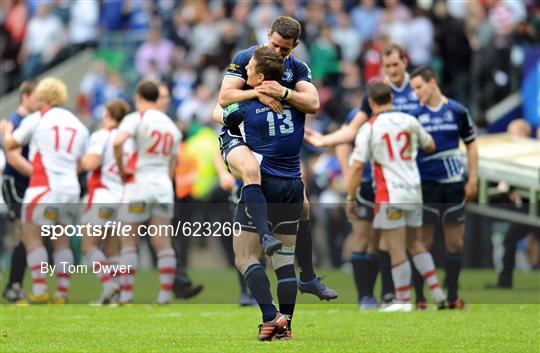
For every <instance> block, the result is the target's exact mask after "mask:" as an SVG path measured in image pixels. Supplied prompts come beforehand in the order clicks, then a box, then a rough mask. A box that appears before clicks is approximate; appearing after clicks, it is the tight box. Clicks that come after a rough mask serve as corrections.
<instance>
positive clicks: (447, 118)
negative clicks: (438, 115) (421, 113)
mask: <svg viewBox="0 0 540 353" xmlns="http://www.w3.org/2000/svg"><path fill="white" fill-rule="evenodd" d="M443 119H444V121H447V122H453V121H454V114H452V112H451V111H450V110H447V111H446V112H444V117H443Z"/></svg>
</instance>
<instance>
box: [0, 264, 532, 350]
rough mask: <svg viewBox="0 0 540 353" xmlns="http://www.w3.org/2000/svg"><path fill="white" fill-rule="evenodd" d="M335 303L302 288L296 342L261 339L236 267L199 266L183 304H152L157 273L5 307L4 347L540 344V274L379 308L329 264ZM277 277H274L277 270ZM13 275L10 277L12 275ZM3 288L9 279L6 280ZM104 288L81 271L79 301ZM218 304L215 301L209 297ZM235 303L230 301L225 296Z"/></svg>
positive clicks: (466, 277)
mask: <svg viewBox="0 0 540 353" xmlns="http://www.w3.org/2000/svg"><path fill="white" fill-rule="evenodd" d="M327 275H328V276H327V280H326V283H327V284H328V285H331V286H332V287H334V288H336V289H337V290H338V291H339V293H340V299H339V300H338V301H337V302H336V303H320V302H318V301H317V300H316V298H314V297H312V296H307V295H303V296H299V302H300V303H301V304H300V305H298V307H297V309H296V312H295V318H294V322H293V340H292V341H281V342H280V341H273V342H257V341H256V340H255V337H256V334H257V324H258V323H259V320H260V314H259V310H258V308H254V307H248V308H240V307H238V306H237V305H235V304H232V303H234V302H235V300H236V299H237V296H238V288H237V284H236V277H235V273H234V272H233V271H231V270H219V271H217V270H216V271H209V270H205V271H197V272H195V271H193V277H194V278H195V279H196V281H197V282H203V283H204V284H205V286H206V287H205V290H204V291H203V293H201V295H200V296H199V297H197V298H194V299H192V300H189V301H183V302H178V303H182V305H178V304H175V305H169V306H152V305H149V304H142V303H151V302H152V300H153V298H154V294H155V291H156V290H157V287H158V285H157V278H156V275H155V274H154V273H140V274H138V276H137V281H136V291H135V296H136V300H137V301H138V302H141V304H135V305H132V306H128V307H96V306H90V305H87V304H70V305H64V306H53V305H40V306H38V305H34V306H23V307H20V306H15V305H12V304H2V305H0V327H1V330H0V335H1V336H0V351H1V352H170V351H175V352H242V353H250V352H270V351H272V352H275V351H277V350H279V351H286V352H309V353H314V352H488V353H495V352H504V353H509V352H539V351H540V304H539V302H540V297H539V296H538V294H539V293H540V275H538V273H533V274H517V275H516V278H515V282H516V288H515V289H514V290H494V291H487V290H484V289H482V287H483V285H484V283H486V282H489V281H490V280H491V281H492V280H493V279H494V274H493V272H492V271H478V270H466V271H464V273H463V275H462V280H461V287H462V292H461V293H462V296H463V297H464V298H465V299H466V300H467V301H468V302H469V303H471V304H470V305H469V306H468V309H467V310H465V311H435V310H427V311H424V312H413V313H392V314H390V313H380V312H375V311H360V310H359V309H358V307H357V306H356V305H355V304H353V303H354V302H355V291H354V286H353V283H352V280H351V275H350V274H347V273H343V272H340V271H328V272H327ZM270 277H271V278H272V277H273V275H270ZM4 278H5V276H4ZM2 286H3V284H2ZM98 294H99V286H98V285H97V280H94V279H93V278H92V275H77V276H75V278H74V280H73V282H72V292H71V300H72V301H75V302H80V303H85V302H88V301H90V300H93V299H95V298H96V297H97V295H98ZM211 303H214V304H211ZM227 303H228V304H227Z"/></svg>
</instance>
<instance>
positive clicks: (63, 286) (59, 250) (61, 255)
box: [52, 236, 75, 304]
mask: <svg viewBox="0 0 540 353" xmlns="http://www.w3.org/2000/svg"><path fill="white" fill-rule="evenodd" d="M52 245H53V249H54V252H53V260H54V265H55V266H56V267H55V268H56V270H55V272H56V293H55V295H54V298H53V303H54V304H65V303H67V297H68V289H69V284H70V280H71V274H70V273H69V272H68V268H69V266H71V265H74V264H75V259H74V258H73V252H72V251H71V247H70V245H69V238H68V237H67V236H61V237H58V239H55V240H53V241H52Z"/></svg>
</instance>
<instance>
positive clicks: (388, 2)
mask: <svg viewBox="0 0 540 353" xmlns="http://www.w3.org/2000/svg"><path fill="white" fill-rule="evenodd" d="M384 5H385V8H384V9H383V11H382V13H381V21H380V22H379V28H378V31H379V33H381V34H384V35H387V36H388V37H390V39H391V41H392V42H394V43H396V44H398V45H401V46H402V47H404V46H405V44H406V40H407V37H408V36H409V31H408V27H407V25H408V22H409V21H410V20H411V10H409V8H408V7H406V6H405V5H403V4H402V3H401V1H400V0H385V1H384Z"/></svg>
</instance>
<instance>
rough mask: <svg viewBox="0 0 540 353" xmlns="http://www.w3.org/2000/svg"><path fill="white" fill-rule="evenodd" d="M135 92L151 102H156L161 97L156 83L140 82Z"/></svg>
mask: <svg viewBox="0 0 540 353" xmlns="http://www.w3.org/2000/svg"><path fill="white" fill-rule="evenodd" d="M135 92H137V94H138V95H139V96H141V97H142V98H143V99H144V100H146V101H149V102H156V101H157V100H158V97H159V88H158V85H157V83H155V82H154V81H149V80H144V81H141V82H139V84H138V85H137V88H136V89H135Z"/></svg>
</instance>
